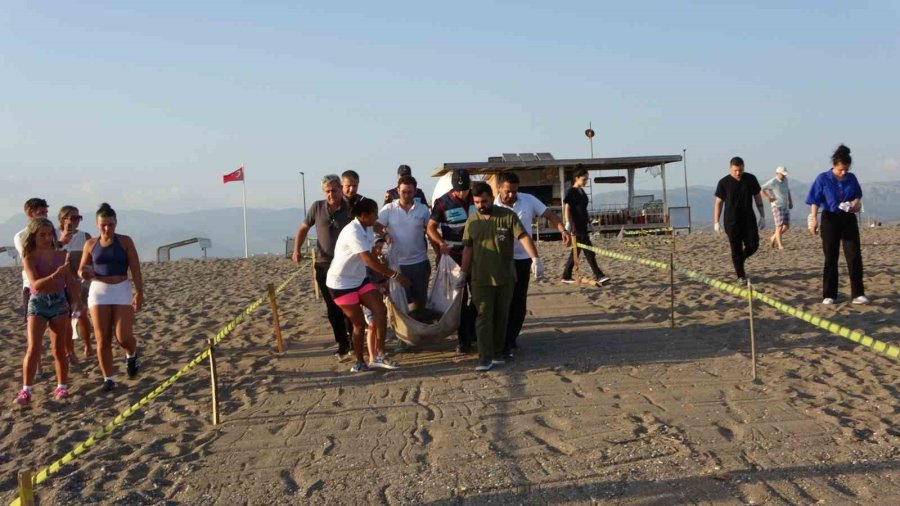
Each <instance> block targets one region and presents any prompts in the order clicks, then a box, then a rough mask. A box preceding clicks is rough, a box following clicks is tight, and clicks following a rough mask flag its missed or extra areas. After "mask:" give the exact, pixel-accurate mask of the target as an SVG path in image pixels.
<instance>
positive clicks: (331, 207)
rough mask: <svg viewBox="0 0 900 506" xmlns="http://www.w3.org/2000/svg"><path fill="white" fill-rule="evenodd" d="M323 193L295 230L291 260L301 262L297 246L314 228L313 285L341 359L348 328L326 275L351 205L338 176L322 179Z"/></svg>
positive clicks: (347, 343) (345, 353)
mask: <svg viewBox="0 0 900 506" xmlns="http://www.w3.org/2000/svg"><path fill="white" fill-rule="evenodd" d="M322 192H323V193H324V194H325V199H324V200H317V201H315V202H313V205H312V206H310V208H309V211H307V212H306V217H305V218H304V220H303V223H301V224H300V228H298V229H297V235H296V236H295V237H294V254H293V256H292V258H291V259H292V260H293V261H294V263H300V260H301V259H302V256H301V251H302V250H301V249H300V248H301V247H302V246H303V244H304V243H305V242H306V236H307V234H309V231H310V229H312V228H313V227H315V229H316V263H315V266H314V269H315V272H316V284H317V285H318V286H319V293H321V294H322V298H323V299H324V300H325V306H326V307H327V308H328V321H329V323H331V329H332V330H333V331H334V340H335V341H336V342H337V343H338V351H337V355H338V358H339V359H341V360H343V359H345V358H349V356H350V355H349V353H350V340H349V338H348V337H347V329H348V327H347V323H346V320H345V317H344V312H343V311H341V308H340V307H338V305H337V304H335V303H334V300H333V299H332V297H331V292H329V291H328V287H326V286H325V277H326V275H327V274H328V268H329V267H330V266H331V260H332V259H333V258H334V246H335V244H336V243H337V239H338V235H340V233H341V229H342V228H344V226H345V225H347V224H348V223H350V219H351V218H350V208H349V205H348V204H347V202H346V201H345V200H344V197H343V196H342V194H341V179H340V178H339V177H338V176H337V175H334V174H329V175H327V176H325V177H324V178H322Z"/></svg>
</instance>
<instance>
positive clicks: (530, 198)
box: [494, 192, 547, 260]
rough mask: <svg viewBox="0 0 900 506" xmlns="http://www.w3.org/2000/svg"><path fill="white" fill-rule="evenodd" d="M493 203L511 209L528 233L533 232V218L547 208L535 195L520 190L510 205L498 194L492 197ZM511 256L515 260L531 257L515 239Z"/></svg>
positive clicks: (531, 233)
mask: <svg viewBox="0 0 900 506" xmlns="http://www.w3.org/2000/svg"><path fill="white" fill-rule="evenodd" d="M494 205H496V206H500V207H505V208H507V209H512V210H513V212H514V213H516V214H517V215H518V216H519V221H521V222H522V226H524V227H525V230H527V231H528V234H529V235H533V234H534V226H533V223H534V220H535V218H537V217H539V216H541V215H542V214H544V211H546V210H547V206H545V205H544V203H543V202H541V201H540V200H538V198H537V197H535V196H534V195H532V194H530V193H522V192H519V193H518V194H517V195H516V201H515V203H513V205H512V207H510V206H508V205H506V204H504V203H503V202H501V201H500V197H499V196H498V197H497V198H495V199H494ZM513 258H514V259H516V260H527V259H529V258H531V257H530V256H528V253H526V252H525V248H523V247H522V243H521V242H520V241H516V242H515V243H514V244H513Z"/></svg>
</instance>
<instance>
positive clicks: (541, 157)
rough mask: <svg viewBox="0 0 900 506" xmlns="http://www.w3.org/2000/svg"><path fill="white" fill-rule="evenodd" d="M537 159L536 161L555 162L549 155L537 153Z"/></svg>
mask: <svg viewBox="0 0 900 506" xmlns="http://www.w3.org/2000/svg"><path fill="white" fill-rule="evenodd" d="M537 158H538V160H556V158H553V155H551V154H550V153H538V154H537Z"/></svg>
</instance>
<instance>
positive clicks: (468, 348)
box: [456, 344, 472, 354]
mask: <svg viewBox="0 0 900 506" xmlns="http://www.w3.org/2000/svg"><path fill="white" fill-rule="evenodd" d="M456 353H461V354H468V353H472V345H470V344H457V345H456Z"/></svg>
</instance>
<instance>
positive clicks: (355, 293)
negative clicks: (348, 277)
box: [328, 281, 378, 306]
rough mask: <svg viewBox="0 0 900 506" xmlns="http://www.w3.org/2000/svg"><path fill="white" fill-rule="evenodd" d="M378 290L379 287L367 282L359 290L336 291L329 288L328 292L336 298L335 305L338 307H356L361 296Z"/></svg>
mask: <svg viewBox="0 0 900 506" xmlns="http://www.w3.org/2000/svg"><path fill="white" fill-rule="evenodd" d="M377 289H378V287H377V286H375V285H374V284H372V283H369V282H368V281H366V282H365V283H363V285H362V286H361V287H359V288H350V289H347V290H335V289H334V288H329V289H328V290H329V291H330V292H331V296H332V297H333V298H334V303H335V304H337V305H338V306H355V305H357V304H359V296H360V295H365V294H367V293H369V292H371V291H374V290H377Z"/></svg>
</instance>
